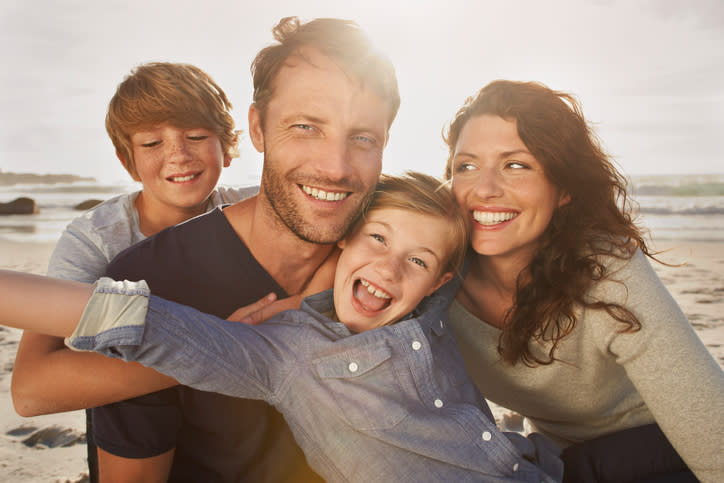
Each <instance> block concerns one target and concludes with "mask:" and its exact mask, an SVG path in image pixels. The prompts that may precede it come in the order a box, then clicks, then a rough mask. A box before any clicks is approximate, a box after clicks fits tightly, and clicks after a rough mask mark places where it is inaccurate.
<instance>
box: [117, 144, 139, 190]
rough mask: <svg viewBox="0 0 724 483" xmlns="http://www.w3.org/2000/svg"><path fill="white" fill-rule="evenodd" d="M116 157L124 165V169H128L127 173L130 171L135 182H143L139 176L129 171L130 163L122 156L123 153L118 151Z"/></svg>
mask: <svg viewBox="0 0 724 483" xmlns="http://www.w3.org/2000/svg"><path fill="white" fill-rule="evenodd" d="M116 157H117V158H118V160H119V161H120V162H121V164H122V165H123V167H124V168H126V171H128V174H130V175H131V178H132V179H133V181H138V182H139V183H140V182H141V178H139V177H138V174H135V173H131V170H130V169H128V161H126V158H124V157H123V156H121V153H119V152H118V151H116Z"/></svg>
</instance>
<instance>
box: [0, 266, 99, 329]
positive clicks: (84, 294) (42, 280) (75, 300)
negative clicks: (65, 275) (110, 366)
mask: <svg viewBox="0 0 724 483" xmlns="http://www.w3.org/2000/svg"><path fill="white" fill-rule="evenodd" d="M92 293H93V286H92V285H89V284H86V283H80V282H73V281H70V280H60V279H55V278H49V277H43V276H41V275H32V274H29V273H22V272H13V271H10V270H0V322H2V324H3V325H6V326H8V327H16V328H18V329H26V330H32V331H34V332H38V333H41V334H47V335H54V336H56V337H67V336H69V335H70V334H72V333H73V330H74V329H75V327H76V325H78V321H79V320H80V317H81V315H82V314H83V309H84V308H85V306H86V304H87V303H88V299H89V298H90V296H91V295H92Z"/></svg>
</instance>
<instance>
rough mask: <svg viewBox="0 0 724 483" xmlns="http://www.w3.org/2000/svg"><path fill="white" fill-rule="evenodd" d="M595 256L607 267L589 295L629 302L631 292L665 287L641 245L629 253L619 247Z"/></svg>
mask: <svg viewBox="0 0 724 483" xmlns="http://www.w3.org/2000/svg"><path fill="white" fill-rule="evenodd" d="M596 258H597V260H598V261H599V263H601V265H602V266H603V267H604V268H605V277H604V278H603V279H602V280H601V281H599V282H596V283H594V284H593V286H592V287H591V290H590V293H589V295H596V296H598V297H599V298H602V299H603V300H606V301H608V302H615V303H620V304H626V303H628V302H630V300H629V297H630V295H631V293H632V291H634V292H636V291H642V290H643V291H649V290H654V291H658V290H662V289H663V290H665V288H664V286H663V284H662V282H661V280H660V279H659V277H658V275H657V274H656V272H655V271H654V268H653V266H652V265H651V262H650V260H649V258H648V257H647V256H646V255H644V253H643V252H642V251H641V250H640V249H638V248H635V249H633V250H632V251H630V252H626V251H624V250H620V249H617V250H615V251H612V252H611V253H609V254H605V255H598V256H597V257H596Z"/></svg>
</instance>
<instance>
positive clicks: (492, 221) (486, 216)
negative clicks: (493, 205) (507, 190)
mask: <svg viewBox="0 0 724 483" xmlns="http://www.w3.org/2000/svg"><path fill="white" fill-rule="evenodd" d="M516 216H518V213H515V212H512V211H495V212H493V211H474V212H473V218H474V219H475V221H477V222H478V223H480V224H481V225H486V226H487V225H497V224H498V223H503V222H504V221H509V220H512V219H513V218H515V217H516Z"/></svg>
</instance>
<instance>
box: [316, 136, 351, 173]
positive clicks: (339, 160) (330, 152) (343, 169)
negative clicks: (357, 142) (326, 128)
mask: <svg viewBox="0 0 724 483" xmlns="http://www.w3.org/2000/svg"><path fill="white" fill-rule="evenodd" d="M351 161H352V160H351V152H350V146H349V144H348V143H347V142H346V140H345V139H328V140H327V141H326V142H325V146H324V147H323V149H322V150H321V152H319V156H318V157H317V166H316V168H317V171H318V173H319V174H320V176H322V177H324V178H326V179H329V180H331V181H339V180H342V179H345V178H347V177H349V176H350V174H351V173H352V162H351Z"/></svg>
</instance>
